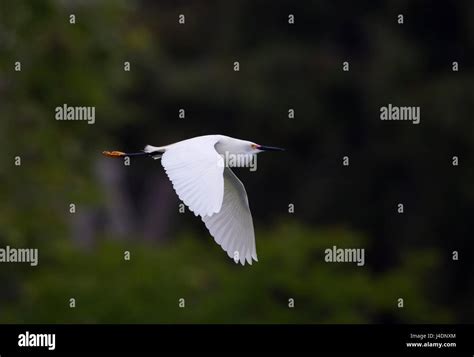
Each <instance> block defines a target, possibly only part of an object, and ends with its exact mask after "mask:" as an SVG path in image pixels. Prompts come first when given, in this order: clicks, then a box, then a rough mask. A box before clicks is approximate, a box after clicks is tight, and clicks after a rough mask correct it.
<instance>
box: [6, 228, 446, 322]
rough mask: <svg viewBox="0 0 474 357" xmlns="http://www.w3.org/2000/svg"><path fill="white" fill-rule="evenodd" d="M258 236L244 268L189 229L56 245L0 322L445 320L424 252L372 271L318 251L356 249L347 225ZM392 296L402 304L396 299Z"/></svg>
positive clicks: (433, 263) (357, 240) (431, 263)
mask: <svg viewBox="0 0 474 357" xmlns="http://www.w3.org/2000/svg"><path fill="white" fill-rule="evenodd" d="M257 233H258V237H259V240H258V249H259V252H260V256H259V258H260V259H261V261H262V262H261V263H254V265H253V266H252V267H251V268H250V269H242V267H241V266H240V265H233V264H229V260H228V258H227V257H226V256H224V255H223V254H221V252H219V250H220V247H217V246H215V245H211V244H210V241H211V238H208V239H205V240H204V239H197V237H195V236H192V235H191V234H186V235H183V236H181V237H178V238H177V241H176V243H173V244H169V245H165V246H160V247H155V249H150V246H147V245H143V244H139V245H132V246H130V245H126V244H123V243H117V242H114V241H111V240H109V239H104V240H103V241H101V242H100V243H99V244H98V246H97V247H96V249H94V250H93V251H90V252H86V251H81V250H78V249H77V247H74V246H71V244H70V243H69V242H68V241H66V240H63V241H58V242H57V244H56V245H55V246H54V252H55V255H54V256H48V257H46V258H44V259H46V260H47V262H42V263H41V268H38V269H36V270H35V271H34V272H33V273H32V274H29V275H28V277H27V279H26V280H25V282H24V287H23V289H24V291H22V292H21V294H20V298H19V299H18V300H17V299H16V298H15V299H14V302H12V303H10V304H8V305H7V306H6V307H5V314H4V319H3V321H7V322H16V321H22V322H34V323H41V322H43V323H44V322H58V323H59V322H61V323H69V322H79V323H91V322H100V323H113V322H120V323H139V322H145V323H174V322H181V323H283V322H285V323H288V322H290V323H314V322H315V321H317V322H319V323H367V322H371V321H374V317H375V316H380V315H382V316H383V315H386V316H387V317H391V318H393V319H395V320H396V321H399V322H418V323H420V322H450V321H452V315H451V314H450V313H449V311H447V310H445V309H444V308H442V307H439V306H436V305H433V304H431V303H429V302H427V297H428V296H429V294H430V291H429V290H427V289H426V285H427V284H426V283H425V282H426V280H428V279H429V278H430V276H432V275H433V274H434V273H435V272H436V268H437V265H438V264H439V262H438V260H437V257H436V255H435V254H434V253H433V252H429V251H423V252H414V253H413V254H411V255H410V256H407V257H406V260H405V261H404V263H403V265H401V266H400V267H398V268H396V269H393V270H390V271H387V272H385V273H384V274H377V275H372V274H370V273H369V272H368V271H367V270H368V269H367V267H358V268H354V266H355V265H354V264H353V263H343V264H341V263H338V264H330V263H325V262H324V250H325V249H326V248H327V247H330V246H331V245H333V244H337V245H338V246H340V247H363V246H364V245H365V242H364V239H363V238H362V237H361V236H360V235H357V234H354V233H351V232H350V231H347V230H344V229H341V228H327V229H324V230H309V229H306V228H303V227H302V226H300V225H298V224H294V223H289V222H288V223H281V224H279V225H278V226H277V227H275V228H273V229H268V230H267V229H266V230H260V231H259V232H257ZM212 247H214V249H212ZM125 251H130V254H131V256H130V261H127V260H125V259H124V252H125ZM367 253H368V255H369V256H370V252H367ZM428 285H429V284H428ZM400 296H403V298H404V301H405V304H406V305H405V307H404V308H402V309H399V308H398V307H397V305H396V300H397V299H398V297H400ZM69 298H75V300H76V307H75V308H70V307H69V301H68V299H69ZM180 298H184V299H185V307H184V308H180V307H179V306H178V301H179V299H180ZM290 298H293V299H294V301H295V307H294V308H289V305H288V302H289V300H288V299H290ZM44 302H47V304H46V305H45V303H44ZM48 306H50V307H51V308H48ZM53 307H54V308H53ZM380 322H381V321H380Z"/></svg>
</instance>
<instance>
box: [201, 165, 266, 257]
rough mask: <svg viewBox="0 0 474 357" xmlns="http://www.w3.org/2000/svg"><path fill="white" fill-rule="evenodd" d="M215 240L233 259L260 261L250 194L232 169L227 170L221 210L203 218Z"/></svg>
mask: <svg viewBox="0 0 474 357" xmlns="http://www.w3.org/2000/svg"><path fill="white" fill-rule="evenodd" d="M201 218H202V220H203V222H204V224H205V225H206V227H207V229H208V230H209V232H210V233H211V235H212V236H213V237H214V240H215V241H216V243H217V244H219V245H220V246H221V247H222V249H224V250H225V251H226V252H227V254H228V255H229V257H230V258H232V259H234V257H235V254H236V252H238V255H237V257H238V259H236V262H239V261H240V263H241V264H242V265H244V264H245V262H247V263H249V264H252V259H253V260H255V261H257V252H256V248H255V233H254V229H253V222H252V214H251V213H250V207H249V203H248V199H247V193H246V191H245V187H244V185H243V184H242V182H241V181H240V180H239V179H238V178H237V176H235V174H234V173H233V172H232V170H231V169H229V168H225V169H224V199H223V202H222V208H221V211H220V212H218V213H215V214H214V215H212V216H202V217H201Z"/></svg>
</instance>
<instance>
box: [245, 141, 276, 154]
mask: <svg viewBox="0 0 474 357" xmlns="http://www.w3.org/2000/svg"><path fill="white" fill-rule="evenodd" d="M249 151H250V152H251V153H255V154H258V153H261V152H263V151H285V149H282V148H277V147H275V146H266V145H260V144H255V143H250V148H249Z"/></svg>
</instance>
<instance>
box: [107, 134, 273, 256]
mask: <svg viewBox="0 0 474 357" xmlns="http://www.w3.org/2000/svg"><path fill="white" fill-rule="evenodd" d="M264 150H282V149H278V148H273V147H268V146H262V145H258V144H255V143H253V142H250V141H245V140H240V139H234V138H230V137H228V136H224V135H206V136H199V137H196V138H192V139H188V140H183V141H180V142H177V143H174V144H171V145H167V146H162V147H157V146H151V145H147V146H146V147H145V149H144V152H143V154H145V155H150V156H152V157H153V158H155V159H159V158H161V164H162V165H163V168H164V169H165V172H166V174H167V175H168V178H169V179H170V181H171V183H172V185H173V188H174V190H175V191H176V194H177V195H178V197H179V198H180V200H181V201H183V202H184V204H185V205H186V206H187V207H188V208H189V210H191V211H192V212H193V213H194V214H195V215H196V216H200V217H201V219H202V221H203V222H204V224H205V225H206V227H207V229H208V230H209V233H210V234H211V235H212V236H213V237H214V240H215V241H216V242H217V244H219V245H220V246H221V247H222V249H224V250H225V251H226V252H227V254H228V256H229V257H230V258H232V259H233V260H234V261H235V262H236V263H238V262H240V263H241V264H242V265H244V264H245V262H247V263H248V264H252V260H255V261H257V251H256V246H255V234H254V228H253V222H252V214H251V213H250V207H249V202H248V199H247V193H246V191H245V187H244V185H243V184H242V182H241V181H240V180H239V179H238V178H237V176H236V175H235V174H234V173H233V172H232V170H231V169H230V167H229V166H241V165H239V162H246V161H245V160H240V161H234V162H233V164H232V165H227V163H226V162H225V160H224V158H227V157H229V155H239V156H241V157H244V158H246V159H251V158H252V156H254V155H256V154H258V153H259V152H262V151H264ZM104 154H106V155H107V156H129V155H142V154H140V153H135V154H126V153H122V152H119V151H114V152H108V151H107V152H104ZM247 162H248V161H247Z"/></svg>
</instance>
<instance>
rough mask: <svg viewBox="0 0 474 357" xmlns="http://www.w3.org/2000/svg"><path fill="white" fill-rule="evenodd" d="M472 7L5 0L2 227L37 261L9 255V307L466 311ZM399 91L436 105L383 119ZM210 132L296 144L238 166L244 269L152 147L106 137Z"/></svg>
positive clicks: (4, 291)
mask: <svg viewBox="0 0 474 357" xmlns="http://www.w3.org/2000/svg"><path fill="white" fill-rule="evenodd" d="M70 14H75V15H76V24H74V25H72V24H70V23H69V15H70ZM179 14H184V15H185V16H186V24H185V25H179V24H178V16H179ZM288 14H294V15H295V19H296V23H295V24H294V25H289V24H288ZM398 14H403V15H404V20H405V23H404V24H403V25H399V24H398V23H397V15H398ZM473 14H474V3H473V2H472V1H467V0H466V1H456V2H439V3H436V2H432V1H385V2H374V1H356V2H355V1H354V2H352V1H298V2H296V1H250V0H249V1H243V0H242V1H225V2H224V1H206V2H197V1H195V2H191V1H174V2H166V3H165V2H164V1H66V0H64V1H13V0H9V1H2V2H1V3H0V71H1V72H0V143H1V150H0V175H1V184H0V246H1V247H4V246H6V245H10V246H13V247H28V248H39V252H40V264H39V266H38V267H30V266H28V265H21V264H6V263H5V264H1V265H0V321H1V322H101V323H103V322H107V323H109V322H111V323H113V322H171V323H174V322H229V323H233V322H235V323H242V322H247V323H249V322H250V323H297V322H304V323H374V322H375V323H377V322H390V323H393V322H408V323H425V322H439V323H440V322H448V323H451V322H473V317H474V307H473V303H472V301H473V298H474V265H473V248H474V243H473V238H474V237H473V234H472V233H473V232H474V229H473V228H474V227H473V226H474V224H473V220H472V208H473V202H474V171H473V149H474V142H473V138H474V134H473V133H474V124H473V120H472V113H474V98H473V93H474V91H473V89H474V88H473V83H474V82H473V79H474V77H473V74H474V72H473V70H474V68H473V53H474V51H473V46H474V45H473V44H474V25H473V24H474V21H473ZM16 61H21V63H22V70H21V72H15V71H14V63H15V62H16ZM125 61H130V63H131V71H130V72H125V71H124V70H123V65H124V62H125ZM234 61H239V62H240V71H239V72H234V71H233V62H234ZM344 61H349V62H350V71H349V72H343V71H342V63H343V62H344ZM453 61H458V62H459V71H458V72H453V71H452V62H453ZM63 103H67V104H69V105H78V106H95V107H96V123H95V124H94V125H88V124H87V123H86V122H71V121H56V120H55V118H54V114H55V112H54V109H55V107H56V106H61V105H62V104H63ZM388 103H392V104H394V105H402V106H403V105H408V106H420V107H421V123H420V124H419V125H413V124H411V123H409V122H387V121H381V120H380V118H379V113H380V112H379V110H380V107H381V106H384V105H387V104H388ZM180 108H184V109H185V111H186V117H185V118H184V119H182V118H179V117H178V110H179V109H180ZM290 108H293V109H294V110H295V118H288V110H289V109H290ZM215 133H219V134H225V135H229V136H233V137H237V138H242V139H248V140H252V141H255V142H258V143H263V144H267V145H275V146H281V147H286V148H287V151H286V152H285V153H283V154H264V155H261V156H260V157H259V161H258V170H257V172H256V173H251V172H248V171H247V170H243V169H242V170H238V171H237V172H236V173H237V175H238V176H239V177H240V178H241V179H242V181H243V182H244V183H245V185H246V187H247V192H248V195H249V200H250V205H251V209H252V212H253V217H254V224H255V227H256V236H257V250H258V255H259V260H260V261H259V263H257V264H254V265H253V266H251V267H250V266H245V267H242V266H240V265H235V264H234V263H233V262H232V261H231V260H230V259H229V258H228V257H227V255H226V254H225V253H224V252H223V251H222V250H221V248H220V247H219V246H218V245H217V244H215V243H214V242H213V239H212V238H211V237H210V236H209V234H208V233H207V231H206V229H205V227H204V225H203V224H202V222H201V221H200V220H199V219H198V218H196V217H194V215H193V214H191V213H190V212H188V211H187V212H186V213H184V214H182V213H179V210H178V208H179V206H178V205H179V201H178V198H177V197H176V195H175V194H174V192H173V190H172V187H171V184H170V183H169V181H168V180H167V178H166V175H165V174H164V172H163V169H162V167H161V165H160V164H159V163H158V162H154V161H152V160H148V159H143V160H138V159H136V160H133V161H132V163H131V165H130V166H124V165H123V163H122V162H121V161H120V160H116V161H114V160H107V159H104V158H103V157H101V155H100V152H101V151H102V150H104V149H123V150H133V151H134V150H137V149H141V148H142V147H143V146H144V145H145V144H153V145H165V144H169V143H172V142H175V141H179V140H182V139H186V138H189V137H193V136H198V135H205V134H215ZM18 155H19V156H21V158H22V165H21V166H19V167H17V166H15V165H14V158H15V156H18ZM346 155H347V156H348V157H349V158H350V166H348V167H345V166H343V165H342V158H343V156H346ZM453 156H458V157H459V166H453V165H452V157H453ZM71 203H74V204H75V205H76V213H75V214H71V213H70V212H69V205H70V204H71ZM398 203H403V204H404V206H405V213H404V214H399V213H397V204H398ZM289 204H294V206H295V212H294V213H293V214H292V213H289V212H288V205H289ZM333 245H336V246H338V247H361V248H365V249H366V266H364V267H356V266H355V265H354V264H348V263H345V264H329V263H325V262H324V250H325V249H326V248H329V247H332V246H333ZM454 250H456V251H458V252H459V260H458V261H453V260H452V254H453V251H454ZM124 251H130V253H131V260H130V261H125V260H124ZM70 298H75V299H76V307H75V308H73V309H72V308H70V307H69V301H70V300H69V299H70ZM179 298H184V299H185V300H186V308H184V309H180V308H179V307H178V299H179ZM290 298H293V299H295V308H293V309H290V308H288V299H290ZM398 298H403V299H404V307H403V308H398V306H397V303H398V301H397V299H398Z"/></svg>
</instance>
